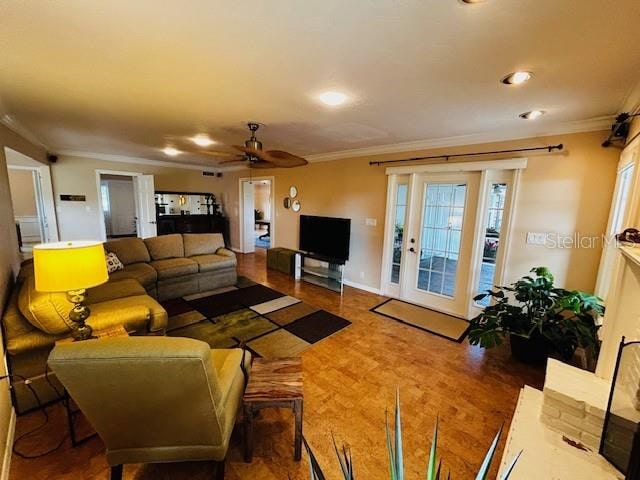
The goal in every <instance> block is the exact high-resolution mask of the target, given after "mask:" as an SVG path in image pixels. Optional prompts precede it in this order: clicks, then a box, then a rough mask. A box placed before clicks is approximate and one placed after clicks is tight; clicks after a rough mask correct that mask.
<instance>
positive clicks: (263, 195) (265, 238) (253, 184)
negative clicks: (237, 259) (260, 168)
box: [239, 177, 276, 253]
mask: <svg viewBox="0 0 640 480" xmlns="http://www.w3.org/2000/svg"><path fill="white" fill-rule="evenodd" d="M239 182H240V184H239V190H240V202H239V203H240V219H239V220H240V251H241V252H242V253H253V252H255V249H256V248H270V247H272V246H274V245H275V217H276V215H275V211H276V209H275V200H274V197H275V195H274V190H275V183H274V178H273V177H252V178H241V179H240V180H239Z"/></svg>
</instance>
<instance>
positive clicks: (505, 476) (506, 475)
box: [500, 450, 522, 480]
mask: <svg viewBox="0 0 640 480" xmlns="http://www.w3.org/2000/svg"><path fill="white" fill-rule="evenodd" d="M520 455H522V450H520V451H519V452H518V454H517V455H516V456H515V457H513V460H511V462H510V463H509V466H508V467H507V469H506V470H505V471H504V473H503V474H502V477H500V480H508V478H509V476H510V475H511V472H512V471H513V467H515V466H516V462H517V461H518V459H519V458H520Z"/></svg>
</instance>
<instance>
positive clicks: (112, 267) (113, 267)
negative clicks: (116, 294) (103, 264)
mask: <svg viewBox="0 0 640 480" xmlns="http://www.w3.org/2000/svg"><path fill="white" fill-rule="evenodd" d="M105 259H106V261H107V272H109V273H113V272H117V271H118V270H124V265H123V264H122V262H121V261H120V259H119V258H118V256H117V255H116V254H115V253H113V252H109V253H107V254H106V255H105Z"/></svg>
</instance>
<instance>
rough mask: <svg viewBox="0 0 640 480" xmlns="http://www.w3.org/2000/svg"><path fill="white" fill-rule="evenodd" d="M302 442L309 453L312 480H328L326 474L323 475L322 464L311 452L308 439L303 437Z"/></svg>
mask: <svg viewBox="0 0 640 480" xmlns="http://www.w3.org/2000/svg"><path fill="white" fill-rule="evenodd" d="M302 442H303V443H304V448H305V450H306V451H307V455H309V470H310V471H311V480H326V479H325V477H324V473H322V469H321V468H320V464H319V463H318V460H316V456H315V455H314V454H313V452H312V451H311V447H310V446H309V444H308V443H307V439H306V438H304V436H303V437H302Z"/></svg>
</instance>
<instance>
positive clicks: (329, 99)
mask: <svg viewBox="0 0 640 480" xmlns="http://www.w3.org/2000/svg"><path fill="white" fill-rule="evenodd" d="M318 98H319V99H320V101H321V102H322V103H324V104H325V105H329V106H331V107H337V106H338V105H342V104H343V103H344V102H346V101H347V96H346V95H345V94H344V93H341V92H324V93H322V94H320V96H318Z"/></svg>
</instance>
